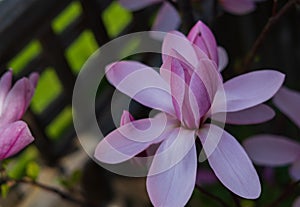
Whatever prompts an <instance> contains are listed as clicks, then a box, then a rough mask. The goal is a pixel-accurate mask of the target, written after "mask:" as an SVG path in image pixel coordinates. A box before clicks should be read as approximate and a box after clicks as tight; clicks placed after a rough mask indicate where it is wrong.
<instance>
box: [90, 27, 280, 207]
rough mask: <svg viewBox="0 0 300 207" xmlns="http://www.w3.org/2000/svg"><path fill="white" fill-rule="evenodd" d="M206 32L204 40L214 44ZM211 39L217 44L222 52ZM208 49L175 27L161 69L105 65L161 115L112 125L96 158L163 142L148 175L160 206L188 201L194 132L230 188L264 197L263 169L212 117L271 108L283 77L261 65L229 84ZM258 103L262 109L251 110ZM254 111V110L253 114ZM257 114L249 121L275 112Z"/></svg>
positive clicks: (119, 84)
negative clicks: (268, 102)
mask: <svg viewBox="0 0 300 207" xmlns="http://www.w3.org/2000/svg"><path fill="white" fill-rule="evenodd" d="M204 30H206V28H205V29H204ZM205 32H208V31H204V32H203V34H205ZM201 34H202V33H201ZM199 38H202V36H201V37H199ZM203 38H204V39H203V40H200V41H203V42H205V44H207V45H211V42H210V41H209V40H208V41H207V40H206V37H205V36H203ZM196 43H197V42H196ZM213 45H215V46H211V49H212V50H216V48H215V47H216V44H214V43H213ZM212 50H211V51H212ZM208 51H210V50H204V49H202V48H201V46H199V47H198V46H197V45H196V44H193V43H192V42H191V41H190V40H189V39H188V38H186V37H185V36H184V35H183V34H181V33H179V32H173V33H169V34H167V35H166V37H165V39H164V42H163V47H162V54H163V56H162V57H163V65H162V67H161V68H160V73H157V72H156V71H155V70H153V69H152V68H151V67H149V66H146V65H144V64H142V63H139V62H135V61H120V62H116V63H113V64H111V65H109V66H107V68H106V76H107V79H108V80H109V81H110V83H111V84H112V85H114V86H115V87H116V88H117V89H118V90H119V91H121V92H123V93H125V94H126V95H128V96H130V97H131V98H133V99H134V100H136V101H138V102H140V103H141V104H143V105H145V106H148V107H151V108H153V109H157V110H160V111H161V113H159V114H157V115H156V116H155V117H153V118H146V119H141V120H136V121H131V122H129V123H127V124H125V125H123V126H121V127H119V128H117V129H116V130H114V131H112V132H111V133H110V134H108V135H107V136H106V137H105V138H104V139H103V140H102V141H101V142H100V143H99V144H98V146H97V148H96V151H95V158H96V159H97V160H99V161H101V162H105V163H110V164H115V163H121V162H123V161H126V160H129V159H131V158H133V157H134V156H135V155H137V154H139V153H140V152H142V151H144V150H145V149H147V148H148V147H149V146H150V145H153V144H159V147H158V149H157V151H156V153H155V155H154V157H153V160H152V163H151V166H150V169H149V172H148V177H147V191H148V194H149V196H150V199H151V202H152V203H153V205H154V206H184V205H185V204H186V203H187V202H188V200H189V198H190V196H191V194H192V192H193V189H194V186H195V182H196V171H197V153H196V146H195V138H196V137H199V139H200V141H201V143H202V145H203V148H204V151H205V154H206V155H207V156H208V162H209V164H210V166H211V168H212V169H213V171H214V173H215V175H216V176H217V177H218V179H219V180H220V181H221V182H222V183H223V184H224V185H225V186H226V187H227V188H228V189H229V190H231V191H232V192H234V193H236V194H237V195H239V196H242V197H244V198H249V199H254V198H257V197H258V196H259V195H260V192H261V187H260V182H259V178H258V175H257V173H256V171H255V169H254V167H253V165H252V162H251V161H250V159H249V158H248V156H247V154H246V152H245V151H244V149H243V148H242V146H241V145H240V144H239V143H238V141H237V140H236V139H235V138H234V137H233V136H231V135H230V134H229V133H227V132H226V131H224V130H223V129H222V128H220V127H219V126H217V125H215V124H213V123H206V121H207V120H208V118H210V119H215V117H217V119H218V120H219V119H220V120H221V121H222V114H223V115H224V114H226V113H229V114H233V115H232V116H231V119H230V120H231V121H233V122H235V123H236V124H239V123H240V122H239V120H240V121H241V123H242V124H244V123H248V122H247V118H239V116H238V115H237V114H238V112H240V113H242V114H246V115H247V114H248V117H250V118H251V117H253V114H255V113H256V112H258V111H268V110H265V107H264V105H260V104H261V103H262V102H264V101H266V100H268V99H270V98H271V97H272V96H273V95H274V94H275V93H276V92H277V90H278V89H279V88H280V86H281V84H282V82H283V80H284V75H283V74H281V73H279V72H276V71H271V70H261V71H256V72H251V73H247V74H244V75H241V76H238V77H236V78H233V79H231V80H229V81H227V82H225V83H223V80H222V77H221V74H220V72H219V71H218V66H217V58H216V57H213V56H211V54H212V53H210V52H208ZM261 106H263V107H262V108H261ZM255 107H258V110H253V108H255ZM260 109H261V110H260ZM249 110H250V111H251V112H252V111H253V112H252V114H250V115H249ZM266 114H267V115H266ZM219 115H220V116H219ZM271 115H273V114H272V113H271ZM256 116H258V118H254V119H253V120H250V122H251V123H252V122H255V121H257V122H261V121H262V120H265V119H266V116H270V113H262V114H260V113H257V114H256ZM230 120H229V122H230ZM224 121H225V120H224ZM226 121H227V120H226Z"/></svg>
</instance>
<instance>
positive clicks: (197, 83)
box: [188, 72, 211, 128]
mask: <svg viewBox="0 0 300 207" xmlns="http://www.w3.org/2000/svg"><path fill="white" fill-rule="evenodd" d="M188 89H189V90H188V92H189V94H188V95H189V103H190V107H191V110H192V112H193V115H194V117H195V120H196V126H197V128H198V127H199V123H200V119H201V117H203V116H204V115H205V114H206V113H207V111H208V110H209V108H210V106H211V99H210V95H209V94H208V91H207V86H206V85H205V84H204V83H203V81H202V79H201V77H199V74H198V73H197V72H194V73H193V74H192V76H191V80H190V84H189V87H188ZM197 124H198V125H197Z"/></svg>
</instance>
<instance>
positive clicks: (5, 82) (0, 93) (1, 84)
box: [0, 70, 13, 113]
mask: <svg viewBox="0 0 300 207" xmlns="http://www.w3.org/2000/svg"><path fill="white" fill-rule="evenodd" d="M12 76H13V74H12V71H11V70H9V71H7V72H6V73H4V75H3V76H2V77H1V79H0V113H2V110H3V105H4V100H5V98H6V96H7V94H8V92H9V90H10V88H11V81H12Z"/></svg>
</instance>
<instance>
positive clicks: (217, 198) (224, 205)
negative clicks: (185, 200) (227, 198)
mask: <svg viewBox="0 0 300 207" xmlns="http://www.w3.org/2000/svg"><path fill="white" fill-rule="evenodd" d="M196 188H197V189H198V190H199V191H200V192H201V193H203V194H204V195H206V196H207V197H210V198H211V199H213V200H215V201H216V202H218V203H219V204H220V205H221V206H223V207H229V205H227V203H225V202H224V201H223V200H222V199H221V198H219V197H218V196H216V195H214V194H212V193H210V192H208V191H206V190H204V189H203V188H201V187H200V186H198V185H196Z"/></svg>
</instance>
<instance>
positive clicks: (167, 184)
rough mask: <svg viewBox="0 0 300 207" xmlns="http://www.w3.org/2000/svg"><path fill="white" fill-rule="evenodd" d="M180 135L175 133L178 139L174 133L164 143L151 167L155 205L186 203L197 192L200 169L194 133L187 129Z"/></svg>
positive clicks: (149, 180)
mask: <svg viewBox="0 0 300 207" xmlns="http://www.w3.org/2000/svg"><path fill="white" fill-rule="evenodd" d="M180 134H181V135H179V136H178V137H177V136H176V135H175V138H176V140H175V142H174V136H173V137H170V138H169V139H168V140H165V141H164V142H163V143H162V144H161V146H160V147H159V148H158V151H157V152H156V155H155V157H154V159H153V162H152V165H151V167H150V171H149V174H150V175H148V177H147V191H148V194H149V197H150V200H151V202H152V204H153V205H154V206H164V207H173V206H185V204H186V203H187V202H188V200H189V198H190V197H191V195H192V193H193V190H194V187H195V181H196V171H197V156H196V147H195V145H194V133H193V132H187V130H185V131H184V132H182V133H180ZM184 135H188V136H184ZM186 141H187V142H189V143H190V144H191V145H190V144H189V145H187V144H186ZM180 144H183V146H188V148H185V147H184V148H182V146H180ZM178 153H179V154H181V156H182V157H181V158H180V157H179V156H178ZM157 154H159V155H157ZM179 158H180V159H179Z"/></svg>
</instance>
